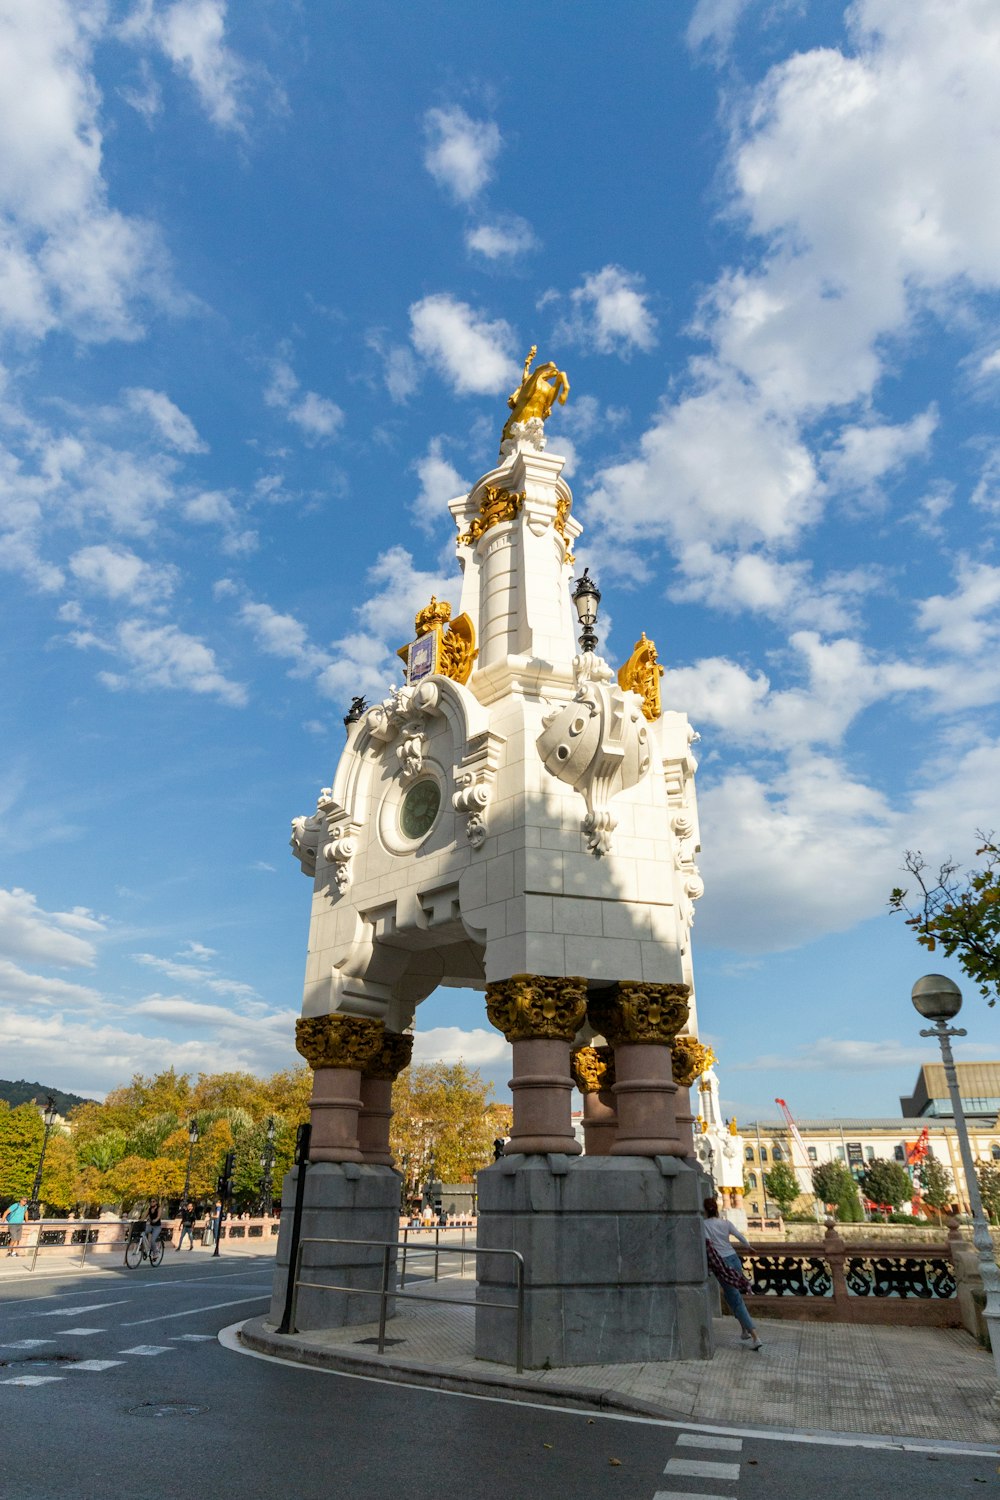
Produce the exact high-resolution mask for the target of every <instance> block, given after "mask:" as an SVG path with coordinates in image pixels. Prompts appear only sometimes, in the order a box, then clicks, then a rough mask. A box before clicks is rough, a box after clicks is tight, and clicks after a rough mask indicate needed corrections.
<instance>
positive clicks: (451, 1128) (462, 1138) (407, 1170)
mask: <svg viewBox="0 0 1000 1500" xmlns="http://www.w3.org/2000/svg"><path fill="white" fill-rule="evenodd" d="M392 1109H393V1116H392V1123H391V1126H390V1137H389V1138H390V1145H391V1148H392V1153H393V1156H394V1157H395V1160H396V1165H397V1166H398V1167H399V1169H400V1171H401V1172H402V1173H403V1177H404V1183H405V1192H406V1196H407V1197H408V1198H412V1197H415V1196H417V1195H418V1194H419V1193H420V1192H421V1190H422V1189H423V1188H424V1187H425V1185H426V1184H427V1183H428V1182H429V1181H430V1180H431V1179H432V1178H436V1179H437V1180H438V1181H440V1182H471V1181H472V1180H473V1177H474V1176H475V1174H476V1172H478V1171H479V1169H480V1168H481V1167H485V1166H488V1165H489V1163H490V1162H491V1161H492V1160H493V1142H494V1140H495V1139H496V1138H497V1136H504V1135H506V1134H507V1133H508V1132H509V1130H510V1118H511V1111H510V1108H509V1106H508V1105H504V1104H498V1103H497V1102H496V1100H494V1098H493V1085H492V1084H490V1083H487V1082H486V1081H485V1080H484V1079H483V1077H482V1075H481V1074H480V1073H479V1072H478V1070H477V1069H475V1068H468V1067H466V1065H465V1063H422V1064H420V1065H419V1066H417V1067H410V1068H407V1069H406V1070H405V1072H403V1073H401V1074H400V1076H399V1077H398V1078H397V1079H396V1081H395V1083H394V1084H393V1086H392Z"/></svg>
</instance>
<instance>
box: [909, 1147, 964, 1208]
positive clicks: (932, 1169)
mask: <svg viewBox="0 0 1000 1500" xmlns="http://www.w3.org/2000/svg"><path fill="white" fill-rule="evenodd" d="M917 1181H918V1182H919V1184H920V1195H921V1197H922V1198H923V1200H924V1202H925V1203H926V1204H927V1206H928V1207H929V1208H933V1209H936V1210H937V1212H938V1213H946V1212H947V1210H948V1209H949V1208H950V1207H951V1205H952V1204H953V1203H954V1201H955V1189H954V1187H953V1186H952V1181H951V1173H950V1172H949V1171H948V1168H947V1167H946V1166H944V1164H943V1163H942V1162H939V1161H938V1160H937V1158H936V1157H934V1156H925V1157H924V1159H923V1161H922V1162H921V1163H920V1166H919V1167H918V1168H917Z"/></svg>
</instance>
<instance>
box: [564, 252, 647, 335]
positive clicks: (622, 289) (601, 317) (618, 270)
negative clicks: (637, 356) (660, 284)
mask: <svg viewBox="0 0 1000 1500" xmlns="http://www.w3.org/2000/svg"><path fill="white" fill-rule="evenodd" d="M642 287H643V280H642V277H641V276H639V275H638V274H636V273H635V272H633V271H626V270H624V268H623V267H622V266H610V265H609V266H603V267H602V268H601V270H600V271H594V272H592V273H591V274H589V275H587V276H585V277H584V279H583V284H582V286H578V287H576V288H574V290H573V291H572V292H570V302H571V304H572V312H571V314H570V316H569V318H568V319H566V320H564V321H563V322H562V323H561V324H560V326H559V329H558V333H559V335H560V336H561V337H563V338H569V339H572V340H573V341H574V342H575V343H578V344H580V345H581V346H582V347H583V348H585V349H593V350H596V351H597V352H598V353H599V354H620V355H622V356H624V357H627V356H628V355H630V354H632V353H633V352H634V351H635V350H636V349H641V350H642V351H643V352H644V353H646V354H648V353H649V352H650V350H651V349H653V348H655V346H656V319H655V318H654V317H653V315H652V313H651V312H650V310H649V308H648V306H647V305H646V293H645V292H644V291H643V290H642Z"/></svg>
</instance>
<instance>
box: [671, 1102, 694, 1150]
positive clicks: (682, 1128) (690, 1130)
mask: <svg viewBox="0 0 1000 1500" xmlns="http://www.w3.org/2000/svg"><path fill="white" fill-rule="evenodd" d="M674 1111H675V1117H676V1120H677V1135H678V1138H679V1139H680V1143H681V1145H682V1146H683V1148H684V1150H683V1152H682V1155H684V1156H693V1155H694V1127H695V1116H694V1115H693V1114H692V1113H691V1090H690V1089H685V1088H681V1087H680V1085H678V1088H677V1097H676V1098H675V1100H674Z"/></svg>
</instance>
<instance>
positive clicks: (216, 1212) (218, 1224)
mask: <svg viewBox="0 0 1000 1500" xmlns="http://www.w3.org/2000/svg"><path fill="white" fill-rule="evenodd" d="M221 1234H222V1199H221V1198H216V1200H215V1207H214V1208H213V1209H212V1239H213V1240H214V1242H215V1243H216V1244H218V1243H219V1236H220V1235H221Z"/></svg>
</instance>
